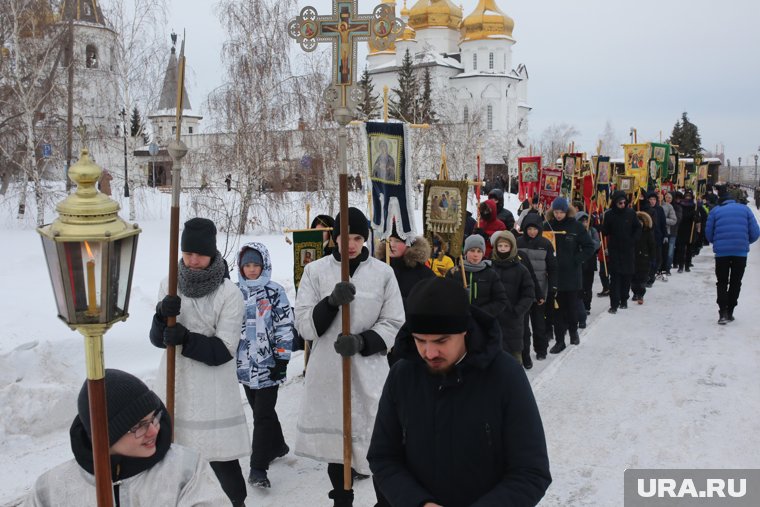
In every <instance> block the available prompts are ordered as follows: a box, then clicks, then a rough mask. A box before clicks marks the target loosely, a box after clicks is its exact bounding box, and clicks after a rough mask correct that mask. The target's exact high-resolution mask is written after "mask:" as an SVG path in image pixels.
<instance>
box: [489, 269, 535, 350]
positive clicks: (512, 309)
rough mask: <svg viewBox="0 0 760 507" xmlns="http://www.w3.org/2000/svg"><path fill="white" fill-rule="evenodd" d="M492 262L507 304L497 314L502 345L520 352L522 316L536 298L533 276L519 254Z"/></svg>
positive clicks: (521, 346)
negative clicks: (502, 287)
mask: <svg viewBox="0 0 760 507" xmlns="http://www.w3.org/2000/svg"><path fill="white" fill-rule="evenodd" d="M492 262H493V268H494V271H496V273H498V275H499V277H500V278H501V283H502V285H504V289H505V290H506V293H507V306H506V308H504V311H502V312H501V313H500V314H499V315H497V318H498V320H499V325H501V335H502V346H503V347H504V350H506V351H507V352H522V349H523V322H524V320H525V319H524V317H525V314H526V313H527V312H528V310H530V306H531V305H532V304H533V302H534V301H535V300H536V288H535V286H534V285H533V277H532V276H531V274H530V271H529V270H528V268H527V267H526V266H525V265H524V264H523V262H522V260H521V258H520V255H519V254H518V255H517V256H515V257H514V258H512V259H509V260H498V259H494V260H493V261H492ZM528 262H530V261H528Z"/></svg>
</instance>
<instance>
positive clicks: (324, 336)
mask: <svg viewBox="0 0 760 507" xmlns="http://www.w3.org/2000/svg"><path fill="white" fill-rule="evenodd" d="M739 192H740V190H738V189H736V188H728V187H716V188H715V189H710V191H709V192H707V193H706V194H704V195H703V196H701V198H700V199H698V200H695V199H694V195H693V192H691V191H690V190H686V191H685V192H683V193H681V192H673V193H665V194H663V193H659V192H652V193H649V194H647V195H646V196H645V197H644V198H643V199H642V200H641V201H639V202H634V203H632V202H630V201H629V197H628V196H627V195H626V194H625V193H623V192H615V193H613V194H612V195H611V196H610V203H611V204H610V207H609V209H607V210H602V211H601V212H589V210H583V209H582V204H581V203H571V202H568V200H567V199H565V198H564V197H557V198H555V199H554V201H553V202H552V203H551V205H550V206H549V208H548V209H543V206H542V204H541V203H540V202H539V200H538V199H537V198H534V199H532V200H530V201H526V202H524V203H523V204H522V206H521V209H520V210H519V211H518V215H519V217H518V219H517V220H515V218H514V215H513V214H512V213H511V212H509V210H506V209H505V208H504V195H503V191H501V190H500V189H494V190H493V191H491V192H490V193H489V196H488V199H487V200H485V201H484V202H482V203H480V206H479V213H478V217H477V221H476V220H475V219H474V217H470V218H471V222H475V223H471V224H470V225H469V229H470V231H469V234H468V235H467V236H466V237H465V239H464V242H463V243H464V246H463V248H462V251H461V253H459V252H450V251H449V250H448V244H447V243H446V242H445V241H444V240H443V238H441V237H440V236H437V235H436V236H434V237H433V241H432V244H430V243H429V242H428V240H426V239H425V238H424V237H406V238H405V237H402V236H401V235H400V234H399V232H398V231H397V230H396V228H395V226H394V227H393V228H392V232H391V234H390V236H389V237H388V238H387V240H386V241H383V242H381V243H380V244H379V245H377V248H376V251H375V256H373V255H371V254H370V251H369V248H368V247H367V245H366V243H367V241H368V239H369V228H368V220H367V217H366V216H365V215H364V214H363V213H362V212H361V211H360V210H358V209H356V208H349V210H348V217H347V222H348V241H347V244H348V250H347V251H345V252H344V251H342V247H341V241H340V239H341V238H340V231H339V230H338V229H337V228H336V227H334V225H335V224H338V223H340V214H339V215H338V216H336V217H335V219H333V218H332V217H329V216H327V215H320V216H319V217H317V218H315V222H314V224H312V225H313V226H314V227H321V228H328V229H329V228H330V227H333V229H332V232H329V231H327V230H326V231H325V235H324V238H323V239H324V245H325V247H326V248H325V253H324V255H323V257H322V258H320V259H315V260H313V261H312V262H310V263H308V264H307V265H306V266H305V269H304V273H303V277H302V278H301V281H300V286H299V289H298V293H297V297H296V299H295V302H294V304H291V302H290V301H289V299H288V296H287V293H286V291H285V290H284V288H283V287H282V286H281V285H280V284H278V283H276V282H275V281H273V280H272V259H271V257H270V255H269V252H268V251H267V248H266V247H265V246H264V245H263V244H261V243H259V242H255V241H254V242H250V243H247V244H245V245H243V246H242V247H241V248H240V250H239V252H238V255H237V257H236V262H235V265H234V270H235V272H236V276H235V278H236V279H237V284H236V283H233V282H232V281H231V279H230V276H229V269H228V266H227V263H226V261H225V260H224V257H223V256H222V255H221V253H220V252H219V251H218V250H217V246H216V228H215V226H214V224H213V222H211V221H210V220H208V219H205V218H193V219H191V220H189V221H187V222H186V223H185V225H184V229H183V232H182V238H181V250H182V258H181V259H180V260H179V262H178V286H177V295H176V296H175V295H169V290H168V282H167V280H164V281H163V282H162V283H161V284H160V288H159V297H158V304H157V305H156V310H155V314H154V316H153V319H152V322H151V326H150V331H149V333H148V334H149V339H150V342H151V343H152V344H153V345H154V346H156V347H159V348H166V347H168V346H174V347H178V349H177V350H178V352H179V354H178V355H177V356H176V379H177V382H176V385H177V400H179V401H178V403H177V407H176V410H175V413H174V418H173V420H170V418H169V416H168V413H167V412H166V408H165V407H164V405H163V402H162V401H161V399H162V398H164V396H165V393H164V392H162V390H161V388H158V389H157V391H158V392H157V393H154V392H153V391H150V390H149V389H148V387H147V386H145V385H144V384H143V383H142V382H141V381H140V380H139V379H137V378H135V377H134V376H132V375H130V374H128V373H126V372H120V371H117V370H108V371H107V372H106V377H105V382H106V386H107V390H106V393H107V405H108V430H109V436H110V439H109V445H110V454H111V465H112V479H113V481H114V482H113V484H114V497H115V499H116V505H120V504H122V505H127V504H129V505H132V504H135V505H136V504H142V503H156V501H158V503H160V504H161V505H209V506H210V505H229V504H231V505H233V506H241V505H245V500H246V497H247V486H246V478H245V474H244V473H243V470H242V469H241V467H240V459H241V458H248V459H249V470H248V477H247V482H248V484H249V485H251V486H253V487H259V488H271V487H276V481H277V479H276V478H274V479H273V480H272V479H270V477H269V473H268V472H269V465H270V463H271V462H272V461H273V460H275V459H277V458H279V457H282V456H284V455H286V454H288V453H289V452H290V447H289V445H288V444H287V442H286V441H285V438H284V435H283V431H282V427H281V423H280V421H279V418H278V415H277V412H276V403H277V396H278V390H279V387H280V386H281V385H282V384H283V382H284V381H285V378H286V376H287V365H288V362H289V360H290V357H291V353H292V351H293V350H294V344H298V343H301V342H303V341H304V340H306V341H308V342H309V343H310V351H311V354H310V360H309V362H308V367H307V372H306V375H305V386H304V394H303V398H302V400H301V410H300V413H299V416H298V420H297V422H296V437H295V442H294V452H295V454H297V455H298V456H302V457H307V458H311V459H314V460H317V461H320V462H324V463H326V464H327V467H326V468H327V476H328V477H327V478H328V480H329V482H330V485H331V490H330V491H329V493H328V497H329V498H330V499H332V501H333V505H334V506H336V507H348V506H351V505H353V500H354V495H353V490H352V489H350V488H346V485H345V484H344V464H343V445H344V438H343V435H342V427H343V406H342V403H343V402H342V395H341V377H340V371H341V364H342V358H346V357H348V358H351V362H350V363H351V385H352V391H351V400H352V404H351V405H352V410H351V420H352V427H353V432H352V435H351V451H352V461H351V464H352V467H351V471H350V476H351V479H352V481H355V480H361V479H365V478H368V477H370V476H371V477H372V483H373V486H374V490H375V494H376V497H377V504H376V505H377V506H380V507H385V506H401V505H403V506H406V505H409V506H412V505H413V506H423V507H436V506H444V505H445V506H447V507H448V506H465V505H474V504H478V505H481V504H482V505H535V504H537V503H538V502H539V501H540V499H541V498H542V497H543V495H544V493H545V491H546V489H547V488H548V486H549V484H550V483H551V474H550V471H549V460H548V456H547V451H546V441H545V437H544V433H543V426H542V423H541V417H540V414H539V410H538V407H537V405H536V401H535V399H534V397H533V393H532V390H531V387H530V384H529V382H528V380H527V377H526V374H525V370H529V369H531V368H532V366H533V357H535V359H536V360H538V361H541V360H545V359H546V357H547V353H549V354H559V353H561V352H562V351H563V350H565V349H566V347H567V344H566V337H567V338H569V343H570V344H571V345H577V344H579V343H580V336H579V329H581V328H583V327H585V325H586V318H587V316H588V315H589V314H590V310H591V304H592V301H593V289H592V287H593V282H594V278H595V276H596V275H595V273H597V272H598V276H599V277H600V279H601V282H602V287H603V290H602V292H600V293H598V294H597V297H599V298H609V309H608V311H609V313H610V314H615V313H617V312H618V311H619V310H623V309H626V308H627V307H628V301H629V300H630V301H632V302H634V301H635V302H636V304H638V305H642V304H644V301H645V297H646V292H647V289H648V288H650V287H652V285H653V284H654V283H658V282H659V283H662V282H664V281H667V279H668V276H670V274H671V270H673V269H675V270H677V271H678V272H689V271H690V268H691V266H692V264H691V260H692V258H693V256H694V255H698V254H699V253H700V249H701V248H702V247H703V246H704V245H706V244H711V245H712V247H713V250H714V253H715V272H716V278H717V284H716V285H717V304H718V306H719V316H720V319H719V324H726V323H728V322H730V321H732V320H733V319H734V317H733V312H734V308H735V307H736V305H737V304H738V297H739V292H740V288H741V279H742V275H743V272H744V268H745V266H746V257H747V253H748V251H749V245H750V244H751V243H752V242H754V241H756V240H757V239H758V237H759V236H760V228H758V224H757V221H756V220H755V218H754V215H753V213H752V212H750V211H749V209H748V208H747V206H746V205H745V204H742V198H741V197H742V196H740V195H739ZM744 202H746V199H745V200H744ZM344 255H345V256H347V257H348V265H349V273H350V278H349V281H345V280H342V277H341V260H342V257H343V256H344ZM386 258H389V259H390V261H389V262H388V263H386V262H385V260H386ZM346 308H350V319H349V323H348V325H349V327H350V330H349V331H348V332H344V330H343V329H344V325H343V322H342V317H341V315H342V314H343V312H344V310H345V309H346ZM172 318H173V319H176V324H174V325H171V324H170V320H169V319H172ZM552 340H554V345H553V346H552V347H551V348H549V344H550V342H551V341H552ZM531 347H532V349H533V350H532V353H531ZM165 368H166V356H164V358H163V359H162V362H161V366H160V369H159V378H163V376H164V375H165V374H164V371H165ZM505 379H506V380H505ZM239 384H240V385H242V389H243V391H244V393H245V396H246V398H247V400H248V403H249V405H250V408H251V411H252V415H253V434H252V435H250V436H249V430H248V424H247V421H246V416H245V413H244V411H243V405H242V404H241V400H240V388H239V387H238V385H239ZM172 432H173V433H174V443H172V441H171V435H172ZM70 438H71V442H72V449H73V451H74V458H75V459H74V460H72V461H70V462H67V463H64V464H63V465H60V466H58V467H56V468H54V469H53V470H51V471H49V472H47V473H45V474H44V475H43V476H41V477H40V478H39V479H38V480H37V482H36V484H35V487H34V489H33V491H32V492H31V493H30V494H29V497H28V498H27V500H26V503H25V505H30V506H44V505H81V504H82V502H85V504H92V502H88V501H87V499H91V498H94V495H95V488H94V480H93V477H92V473H93V468H92V456H91V451H92V443H91V440H90V439H91V431H90V420H89V411H88V407H87V384H85V386H84V387H83V388H82V392H81V393H80V396H79V405H78V414H77V416H76V417H75V420H74V422H73V424H72V428H71V432H70ZM345 472H346V474H347V473H348V470H345ZM273 482H274V486H273ZM151 495H152V496H151ZM148 498H150V499H152V502H150V501H148V500H147V499H148Z"/></svg>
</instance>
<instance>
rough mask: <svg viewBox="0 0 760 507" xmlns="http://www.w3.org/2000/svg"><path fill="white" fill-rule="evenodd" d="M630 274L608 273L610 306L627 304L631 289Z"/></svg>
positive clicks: (615, 306)
mask: <svg viewBox="0 0 760 507" xmlns="http://www.w3.org/2000/svg"><path fill="white" fill-rule="evenodd" d="M631 277H632V275H623V274H621V273H616V272H614V271H613V272H611V273H610V308H617V307H619V306H620V304H621V303H626V304H628V293H629V292H630V290H631Z"/></svg>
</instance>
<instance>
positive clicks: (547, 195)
mask: <svg viewBox="0 0 760 507" xmlns="http://www.w3.org/2000/svg"><path fill="white" fill-rule="evenodd" d="M561 185H562V170H561V169H552V168H551V167H544V168H543V169H541V185H540V187H539V193H538V198H539V200H540V201H541V202H542V203H544V206H545V207H547V208H548V207H549V206H551V204H552V202H553V201H554V198H555V197H557V196H558V195H559V193H560V190H561Z"/></svg>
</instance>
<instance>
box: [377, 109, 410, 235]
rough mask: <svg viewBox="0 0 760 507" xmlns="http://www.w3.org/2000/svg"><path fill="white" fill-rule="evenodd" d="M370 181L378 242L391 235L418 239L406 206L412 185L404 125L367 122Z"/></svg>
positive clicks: (408, 202)
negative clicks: (408, 172) (408, 171)
mask: <svg viewBox="0 0 760 507" xmlns="http://www.w3.org/2000/svg"><path fill="white" fill-rule="evenodd" d="M366 130H367V153H368V155H369V157H368V163H369V179H370V181H371V182H372V229H373V230H374V231H375V234H377V238H378V239H380V240H383V239H387V238H388V237H389V236H390V235H391V233H392V232H393V223H394V222H395V224H396V232H397V233H398V235H399V237H400V238H401V239H407V238H413V237H415V236H416V235H417V231H416V226H415V223H414V220H413V218H412V213H411V212H410V209H409V206H410V203H412V202H413V200H412V195H413V194H412V191H413V190H414V188H413V187H414V183H415V182H414V181H412V178H411V177H409V176H408V175H407V171H406V170H407V167H409V153H410V151H409V146H408V145H407V140H408V139H409V136H408V135H407V133H408V132H407V130H408V127H407V125H406V124H405V123H385V122H367V124H366Z"/></svg>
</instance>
